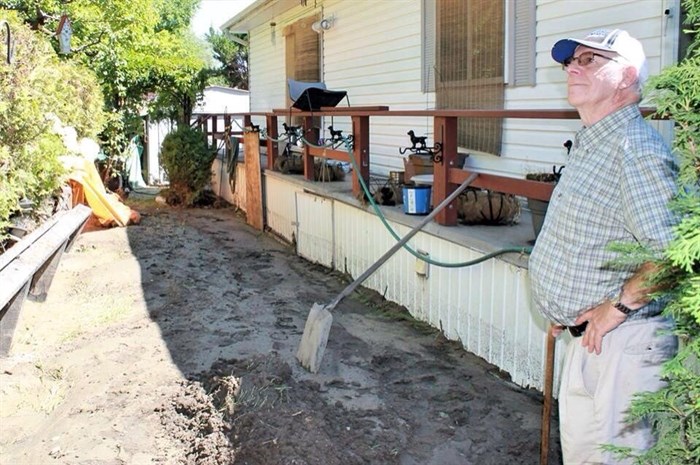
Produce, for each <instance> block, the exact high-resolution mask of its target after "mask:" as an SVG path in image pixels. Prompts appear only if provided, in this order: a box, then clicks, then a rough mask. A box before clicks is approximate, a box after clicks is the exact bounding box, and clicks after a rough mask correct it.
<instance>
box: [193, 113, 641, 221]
mask: <svg viewBox="0 0 700 465" xmlns="http://www.w3.org/2000/svg"><path fill="white" fill-rule="evenodd" d="M653 112H654V110H653V109H648V108H645V109H643V110H642V114H644V115H649V114H652V113H653ZM204 116H207V115H204ZM209 116H212V117H213V116H222V115H209ZM223 116H224V118H225V121H229V125H230V118H231V117H232V116H239V117H242V118H243V121H244V127H245V128H250V127H251V118H252V117H253V116H262V117H264V118H265V125H266V127H265V131H266V134H267V138H266V140H264V141H263V143H264V144H266V146H267V169H269V170H273V169H274V166H275V159H276V157H277V156H278V153H279V147H278V145H279V144H278V142H277V140H279V137H280V136H279V129H278V127H279V126H278V124H279V119H280V118H285V119H286V118H288V117H290V116H294V117H300V118H302V120H303V128H302V131H303V133H304V134H307V133H309V132H310V131H311V130H312V128H313V124H312V121H313V118H314V117H319V116H331V117H333V116H344V117H349V118H350V119H351V122H352V136H353V157H354V158H355V161H356V162H357V165H358V167H359V172H357V171H356V170H353V174H352V191H353V194H354V195H356V196H357V195H360V193H361V185H360V183H359V177H362V179H364V180H365V181H367V182H368V181H369V169H370V137H369V135H370V118H371V117H372V116H381V117H392V118H393V117H397V118H401V117H428V118H432V119H433V128H434V130H433V138H434V144H435V145H436V146H437V145H438V144H439V146H440V147H441V153H440V155H441V157H440V158H441V161H440V162H439V163H438V162H436V163H435V164H434V170H433V171H434V178H433V190H432V195H433V203H434V204H436V205H437V204H439V203H440V202H442V201H443V200H444V199H445V198H447V197H448V196H449V195H450V194H451V193H452V192H453V191H454V190H455V189H456V187H457V186H458V185H459V184H461V183H462V182H463V181H464V180H465V179H466V178H467V177H468V176H469V175H470V174H471V173H470V172H469V171H466V170H464V169H462V167H460V166H457V159H458V155H457V149H458V146H457V128H458V124H457V123H458V120H459V118H503V119H506V118H511V119H542V120H551V119H556V120H562V119H564V120H573V119H579V115H578V113H577V112H576V111H575V110H530V109H518V110H398V111H395V110H389V108H388V107H385V106H365V107H333V108H321V109H320V110H319V111H314V112H303V111H299V110H296V109H290V108H284V109H274V110H272V111H271V112H251V113H241V114H237V115H223ZM226 118H228V119H226ZM216 120H217V118H213V121H214V124H213V125H212V127H211V128H207V129H206V131H207V134H209V135H211V136H213V137H215V138H216V137H220V134H221V132H217V131H218V129H217V124H216ZM238 129H240V128H238ZM302 157H303V167H304V178H305V179H306V180H309V181H313V179H314V169H313V167H314V159H315V158H326V159H332V160H338V161H343V162H348V161H349V160H350V159H349V155H348V153H347V151H346V150H337V149H332V148H318V147H313V146H309V145H304V148H303V151H302ZM478 174H479V176H478V177H477V179H476V181H474V182H473V183H472V186H474V187H480V188H484V189H490V190H493V191H498V192H503V193H506V194H514V195H519V196H523V197H529V198H533V199H537V200H544V201H547V200H549V198H550V196H551V194H552V190H553V189H554V186H553V185H552V184H550V183H545V182H539V181H533V180H527V179H520V178H514V177H507V176H499V175H494V174H486V173H478ZM435 221H436V222H437V223H439V224H442V225H450V226H452V225H456V224H457V209H456V208H455V206H454V205H449V206H448V207H447V208H445V209H444V210H443V211H442V212H441V213H440V214H438V215H437V217H436V219H435Z"/></svg>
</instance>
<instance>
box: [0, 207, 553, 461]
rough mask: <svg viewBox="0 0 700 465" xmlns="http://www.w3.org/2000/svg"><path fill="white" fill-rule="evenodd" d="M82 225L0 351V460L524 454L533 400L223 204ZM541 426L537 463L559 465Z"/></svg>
mask: <svg viewBox="0 0 700 465" xmlns="http://www.w3.org/2000/svg"><path fill="white" fill-rule="evenodd" d="M131 203H133V204H134V205H135V206H136V208H137V209H138V210H139V211H140V212H141V213H142V215H143V219H142V224H141V225H139V226H130V227H128V228H117V229H107V230H96V231H92V232H87V233H84V234H82V235H81V236H80V237H79V239H78V241H77V243H76V244H75V245H74V247H73V249H72V251H71V252H70V253H68V254H66V255H64V257H63V259H62V261H61V264H60V267H59V270H58V272H57V274H56V277H55V279H54V282H53V284H52V287H51V289H50V292H49V296H48V299H47V300H46V302H43V303H36V302H28V303H26V304H25V306H24V308H23V310H22V314H21V317H20V322H19V326H18V328H17V331H16V333H15V338H14V345H13V349H12V353H11V355H10V357H8V358H6V359H3V360H0V425H1V426H0V430H1V431H2V434H1V435H0V463H2V464H54V463H55V464H81V465H88V464H89V465H98V464H99V465H102V464H104V465H112V464H115V465H116V464H137V465H140V464H212V465H215V464H216V465H223V464H233V463H235V464H250V465H263V464H267V465H272V464H285V465H287V464H288V465H292V464H298V465H302V464H308V465H321V464H324V465H341V464H342V465H352V464H402V465H414V464H416V465H417V464H480V465H489V464H494V465H496V464H498V465H502V464H536V463H539V443H540V440H539V438H540V421H541V417H540V415H541V408H542V399H541V396H540V395H539V394H537V393H535V392H532V391H527V390H523V389H520V388H518V387H516V386H515V385H513V384H511V383H509V382H508V381H507V380H506V379H504V377H503V376H502V374H500V373H499V372H498V370H497V369H496V368H495V367H493V366H491V365H488V364H487V363H485V362H484V361H483V360H481V359H479V358H477V357H475V356H472V355H470V354H468V353H467V352H465V351H464V350H462V349H461V348H460V347H459V346H458V345H457V344H456V343H453V342H450V341H447V340H445V339H444V338H443V337H442V336H440V334H439V333H438V332H436V331H435V330H433V329H431V328H429V327H427V326H425V325H423V324H421V323H419V322H416V321H415V320H413V319H412V318H410V316H409V315H408V313H407V312H406V311H405V310H404V309H402V308H400V307H398V306H396V305H393V304H391V303H388V302H386V301H384V300H383V299H382V298H381V297H380V296H378V295H377V294H376V293H373V292H369V291H366V290H364V291H361V292H356V293H355V294H354V295H353V296H352V297H350V298H347V299H345V300H343V301H342V302H341V304H340V305H339V306H338V307H337V309H336V311H335V315H334V323H333V327H332V330H331V333H330V338H329V343H328V348H327V350H326V353H325V356H324V359H323V364H322V366H321V370H320V372H319V373H318V374H316V375H313V374H310V373H308V372H307V371H305V370H304V369H303V368H302V367H300V366H299V364H298V362H297V361H296V359H295V357H294V354H295V352H296V349H297V347H298V343H299V339H300V337H301V334H302V330H303V326H304V322H305V320H306V316H307V315H308V312H309V310H310V308H311V306H312V305H313V304H314V302H319V303H326V302H330V301H331V300H332V299H333V298H334V297H335V296H336V295H337V294H338V293H339V292H340V291H341V290H342V289H343V288H344V287H345V285H346V284H347V282H348V281H347V277H344V276H342V275H340V274H337V273H329V272H328V270H326V269H324V268H322V267H319V266H317V265H313V264H310V263H308V262H305V261H303V260H302V259H300V258H298V257H297V256H295V255H294V253H293V248H291V247H290V246H288V245H285V244H282V243H280V242H279V241H277V240H275V239H274V238H272V237H271V236H269V235H267V234H263V233H259V232H256V231H255V230H252V229H251V228H249V227H247V226H246V225H245V222H244V221H243V219H242V218H241V216H240V215H238V214H237V213H236V212H235V211H234V210H233V209H231V208H220V209H193V210H178V209H172V208H170V207H163V206H159V205H157V204H156V203H155V202H153V201H152V200H150V201H137V200H134V199H133V198H132V200H131ZM556 434H557V430H556V423H553V425H552V440H551V441H550V444H551V445H552V451H551V458H550V463H551V464H559V463H560V459H559V451H558V449H557V446H556V444H557V441H556Z"/></svg>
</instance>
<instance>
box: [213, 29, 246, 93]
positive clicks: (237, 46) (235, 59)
mask: <svg viewBox="0 0 700 465" xmlns="http://www.w3.org/2000/svg"><path fill="white" fill-rule="evenodd" d="M206 40H207V42H209V43H210V44H211V47H212V50H213V53H214V59H215V60H216V61H218V62H219V63H220V64H221V67H220V68H215V69H213V70H212V71H211V74H212V76H218V77H221V78H222V79H223V82H224V83H225V84H226V85H228V86H229V87H236V88H238V89H244V90H247V89H248V46H247V45H244V44H246V43H247V42H246V40H247V34H232V33H230V32H227V31H224V32H220V33H219V32H216V31H215V30H214V29H213V28H209V32H208V33H207V35H206Z"/></svg>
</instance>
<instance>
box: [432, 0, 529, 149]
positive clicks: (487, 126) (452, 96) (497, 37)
mask: <svg viewBox="0 0 700 465" xmlns="http://www.w3.org/2000/svg"><path fill="white" fill-rule="evenodd" d="M422 13H423V18H422V20H423V78H422V82H423V90H424V91H426V92H430V91H434V92H435V93H436V105H437V108H449V109H494V108H495V109H500V108H503V101H504V93H505V89H504V87H505V85H506V83H508V84H509V85H511V86H520V85H534V80H535V0H517V1H516V0H501V1H498V0H424V2H423V10H422ZM501 136H502V121H501V120H498V119H493V118H489V119H483V120H474V119H470V120H466V119H465V120H460V122H459V145H460V147H464V148H466V149H468V150H473V151H480V152H487V153H492V154H500V150H501Z"/></svg>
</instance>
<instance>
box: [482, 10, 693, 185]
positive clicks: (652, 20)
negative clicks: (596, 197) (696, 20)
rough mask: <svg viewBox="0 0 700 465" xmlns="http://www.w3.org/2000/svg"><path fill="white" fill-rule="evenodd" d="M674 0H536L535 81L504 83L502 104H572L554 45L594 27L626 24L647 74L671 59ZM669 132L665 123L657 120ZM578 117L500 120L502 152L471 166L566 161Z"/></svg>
mask: <svg viewBox="0 0 700 465" xmlns="http://www.w3.org/2000/svg"><path fill="white" fill-rule="evenodd" d="M678 3H679V2H678V1H676V0H615V1H613V0H586V1H583V0H537V13H536V17H537V45H536V47H537V61H536V82H537V85H536V86H533V87H529V86H527V87H506V108H570V107H569V105H568V103H567V101H566V73H564V72H563V71H562V69H561V67H560V65H559V64H557V63H555V62H554V60H552V58H551V55H550V50H551V48H552V45H553V44H554V43H555V42H556V41H557V40H559V39H561V38H563V37H583V36H585V35H586V34H587V33H588V32H590V31H592V30H595V29H601V28H606V29H615V28H622V29H626V30H628V31H629V32H630V34H632V36H634V37H636V38H638V39H639V40H640V41H641V42H642V43H643V45H644V49H645V52H646V54H647V59H648V65H649V73H650V75H654V74H658V73H659V71H660V70H661V68H662V67H664V66H668V65H670V64H672V63H674V62H675V60H676V56H675V51H674V47H675V45H674V44H675V42H676V40H675V39H674V38H675V37H677V35H678V27H677V17H676V18H669V17H667V16H666V15H665V14H664V11H665V9H666V8H670V9H671V10H672V11H675V12H677V11H678ZM656 125H657V127H658V128H659V129H660V130H662V132H664V133H665V135H666V136H667V137H668V136H669V131H668V128H667V127H663V126H668V124H667V123H656ZM579 128H580V122H579V121H577V120H572V121H542V120H522V119H521V120H516V119H508V120H506V121H505V125H504V139H503V156H502V157H500V159H498V158H494V157H480V156H474V157H471V158H470V160H469V161H468V162H469V163H471V165H472V166H474V167H476V168H477V169H480V170H484V171H495V172H500V173H503V174H506V175H511V176H516V177H522V176H523V175H524V174H525V173H527V172H531V171H537V170H545V171H546V170H549V169H551V167H552V165H553V164H557V165H562V164H565V155H566V150H565V149H564V148H563V147H562V144H563V143H564V142H565V141H566V140H567V139H573V136H574V134H575V132H576V131H577V130H578V129H579Z"/></svg>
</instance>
